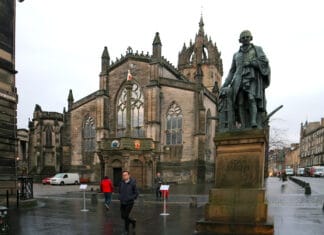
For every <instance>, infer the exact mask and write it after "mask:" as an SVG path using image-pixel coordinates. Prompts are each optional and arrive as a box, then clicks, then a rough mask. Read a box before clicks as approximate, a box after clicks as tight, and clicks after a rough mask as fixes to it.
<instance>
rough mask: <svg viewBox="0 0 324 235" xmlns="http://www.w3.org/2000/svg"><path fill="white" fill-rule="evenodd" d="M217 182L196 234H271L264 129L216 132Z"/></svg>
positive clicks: (197, 225) (197, 226)
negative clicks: (266, 185) (265, 185)
mask: <svg viewBox="0 0 324 235" xmlns="http://www.w3.org/2000/svg"><path fill="white" fill-rule="evenodd" d="M215 143H216V154H217V155H216V156H217V157H216V184H215V188H213V189H211V190H210V192H209V202H208V203H207V204H206V206H205V218H204V219H202V220H200V221H198V222H197V224H196V231H197V234H222V235H227V234H236V235H252V234H259V235H260V234H262V235H268V234H269V235H270V234H273V224H272V223H271V222H269V220H268V216H267V215H268V213H267V203H266V199H265V188H264V164H265V154H266V152H265V151H266V144H267V133H266V131H265V130H259V129H255V130H254V129H253V130H246V131H239V132H226V133H218V134H217V135H216V137H215Z"/></svg>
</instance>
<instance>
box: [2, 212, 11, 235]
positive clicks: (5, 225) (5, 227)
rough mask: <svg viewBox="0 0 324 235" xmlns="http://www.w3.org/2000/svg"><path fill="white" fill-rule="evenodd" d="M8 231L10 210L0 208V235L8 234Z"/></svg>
mask: <svg viewBox="0 0 324 235" xmlns="http://www.w3.org/2000/svg"><path fill="white" fill-rule="evenodd" d="M8 231H9V225H8V208H7V207H4V206H0V234H7V232H8Z"/></svg>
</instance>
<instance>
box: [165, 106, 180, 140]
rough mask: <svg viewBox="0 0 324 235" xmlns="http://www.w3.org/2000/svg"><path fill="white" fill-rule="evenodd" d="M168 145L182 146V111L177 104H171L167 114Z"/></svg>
mask: <svg viewBox="0 0 324 235" xmlns="http://www.w3.org/2000/svg"><path fill="white" fill-rule="evenodd" d="M166 144H167V145H175V144H182V111H181V108H180V106H179V105H177V104H176V103H172V104H171V106H170V107H169V110H168V113H167V118H166Z"/></svg>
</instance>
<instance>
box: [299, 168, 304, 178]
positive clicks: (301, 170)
mask: <svg viewBox="0 0 324 235" xmlns="http://www.w3.org/2000/svg"><path fill="white" fill-rule="evenodd" d="M304 173H305V168H298V169H297V175H299V176H304Z"/></svg>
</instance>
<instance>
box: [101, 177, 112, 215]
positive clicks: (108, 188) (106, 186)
mask: <svg viewBox="0 0 324 235" xmlns="http://www.w3.org/2000/svg"><path fill="white" fill-rule="evenodd" d="M100 189H101V192H103V193H104V196H105V206H106V208H107V210H109V205H110V203H111V195H112V192H113V191H114V187H113V184H112V182H111V180H110V179H109V177H108V176H105V177H104V178H103V180H101V183H100Z"/></svg>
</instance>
